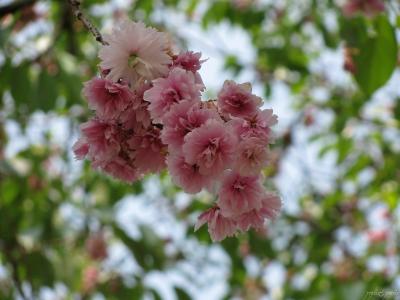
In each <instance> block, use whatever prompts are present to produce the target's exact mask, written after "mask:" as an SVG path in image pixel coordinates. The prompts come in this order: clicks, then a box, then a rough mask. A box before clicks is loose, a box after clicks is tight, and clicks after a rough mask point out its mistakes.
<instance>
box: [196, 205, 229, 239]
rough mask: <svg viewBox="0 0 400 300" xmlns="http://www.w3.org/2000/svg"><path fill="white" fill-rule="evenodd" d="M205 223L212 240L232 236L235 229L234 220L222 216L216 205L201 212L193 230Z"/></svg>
mask: <svg viewBox="0 0 400 300" xmlns="http://www.w3.org/2000/svg"><path fill="white" fill-rule="evenodd" d="M205 223H207V224H208V232H209V233H210V236H211V239H212V240H213V241H214V242H219V241H221V240H223V239H225V238H226V237H229V236H233V235H234V234H235V232H236V231H237V228H236V222H235V221H233V220H232V219H229V218H226V217H224V216H223V215H222V214H221V210H220V209H219V208H218V207H213V208H210V209H209V210H207V211H205V212H204V213H202V214H201V215H200V216H199V218H198V221H197V223H196V226H195V230H198V229H199V228H200V227H201V226H203V225H204V224H205Z"/></svg>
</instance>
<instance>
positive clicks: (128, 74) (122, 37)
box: [99, 20, 172, 86]
mask: <svg viewBox="0 0 400 300" xmlns="http://www.w3.org/2000/svg"><path fill="white" fill-rule="evenodd" d="M104 37H105V41H106V42H107V45H104V46H102V48H101V49H100V51H99V57H100V59H101V62H100V67H101V68H102V69H104V70H108V71H107V72H108V74H107V75H106V76H107V78H108V79H110V80H112V81H114V82H118V81H119V80H120V79H124V80H126V81H127V82H128V83H129V84H130V85H131V86H135V85H136V84H137V83H139V82H141V81H142V80H143V79H147V80H152V79H154V78H157V77H159V76H164V75H166V74H167V73H168V65H170V64H171V62H172V60H171V57H170V55H169V54H168V52H169V42H168V39H167V36H166V34H165V33H162V32H158V31H157V30H156V29H154V28H150V27H146V26H145V25H144V24H143V23H141V22H132V21H129V20H124V21H121V22H120V23H119V24H118V25H117V26H116V27H115V28H114V30H113V32H112V34H109V35H105V36H104Z"/></svg>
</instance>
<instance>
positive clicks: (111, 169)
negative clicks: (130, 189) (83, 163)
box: [92, 156, 141, 183]
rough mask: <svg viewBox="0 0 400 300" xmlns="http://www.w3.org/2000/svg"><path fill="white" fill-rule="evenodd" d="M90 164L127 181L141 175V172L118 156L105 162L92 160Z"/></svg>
mask: <svg viewBox="0 0 400 300" xmlns="http://www.w3.org/2000/svg"><path fill="white" fill-rule="evenodd" d="M92 166H93V167H94V168H99V169H101V170H103V171H104V172H106V173H107V174H109V175H111V176H113V177H115V178H117V179H119V180H122V181H125V182H128V183H132V182H135V181H136V180H138V179H140V177H141V174H139V172H138V170H137V169H135V168H134V167H133V166H131V165H130V164H129V163H128V162H127V161H126V160H125V159H123V158H122V157H119V156H117V157H114V158H113V159H112V160H109V161H106V162H100V163H97V162H96V161H94V162H92Z"/></svg>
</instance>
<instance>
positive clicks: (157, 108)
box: [144, 68, 200, 121]
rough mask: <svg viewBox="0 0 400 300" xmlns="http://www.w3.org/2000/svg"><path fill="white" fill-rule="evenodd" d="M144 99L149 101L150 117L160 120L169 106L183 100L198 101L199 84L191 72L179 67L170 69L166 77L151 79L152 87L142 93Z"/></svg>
mask: <svg viewBox="0 0 400 300" xmlns="http://www.w3.org/2000/svg"><path fill="white" fill-rule="evenodd" d="M144 100H146V101H148V102H150V105H149V111H150V115H151V117H152V118H153V119H154V120H156V121H161V119H162V117H163V116H164V115H165V114H166V113H167V112H168V111H169V110H170V109H171V107H172V106H173V105H175V104H177V103H179V102H181V101H183V100H186V101H189V102H199V101H200V86H199V85H198V84H197V83H196V81H195V76H194V74H193V73H192V72H189V71H186V70H184V69H181V68H174V69H173V70H171V72H170V73H169V75H168V77H167V78H158V79H156V80H154V81H153V87H152V88H151V89H149V90H147V91H146V92H145V93H144Z"/></svg>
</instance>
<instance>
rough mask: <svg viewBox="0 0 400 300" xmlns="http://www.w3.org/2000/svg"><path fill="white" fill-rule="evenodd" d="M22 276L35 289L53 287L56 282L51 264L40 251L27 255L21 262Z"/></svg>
mask: <svg viewBox="0 0 400 300" xmlns="http://www.w3.org/2000/svg"><path fill="white" fill-rule="evenodd" d="M20 266H21V270H20V272H21V274H22V275H23V276H24V277H25V279H26V280H29V281H30V283H31V284H32V287H33V288H34V289H39V288H40V287H43V286H49V287H51V286H52V285H53V283H54V280H55V275H54V270H53V267H52V264H51V262H50V261H49V260H48V258H47V257H46V256H44V254H43V253H41V252H40V251H35V252H31V253H28V254H26V255H25V256H23V257H22V259H21V261H20Z"/></svg>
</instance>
